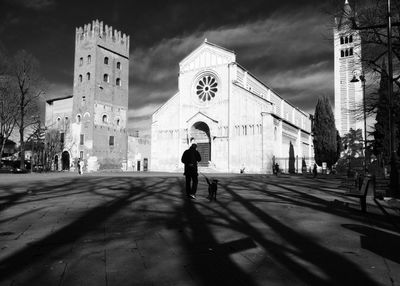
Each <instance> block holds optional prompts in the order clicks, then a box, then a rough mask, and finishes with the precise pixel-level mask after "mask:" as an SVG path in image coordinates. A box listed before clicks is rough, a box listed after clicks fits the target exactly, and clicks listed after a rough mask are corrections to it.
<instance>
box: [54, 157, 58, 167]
mask: <svg viewBox="0 0 400 286" xmlns="http://www.w3.org/2000/svg"><path fill="white" fill-rule="evenodd" d="M54 170H55V171H58V155H55V156H54Z"/></svg>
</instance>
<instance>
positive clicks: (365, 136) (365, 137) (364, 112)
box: [350, 73, 368, 174]
mask: <svg viewBox="0 0 400 286" xmlns="http://www.w3.org/2000/svg"><path fill="white" fill-rule="evenodd" d="M359 78H360V79H357V77H356V75H353V78H352V79H351V81H350V82H353V83H355V82H359V81H361V84H362V88H363V116H364V174H366V173H367V163H368V161H367V109H366V101H365V75H364V73H363V74H361V75H360V76H359Z"/></svg>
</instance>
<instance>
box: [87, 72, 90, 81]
mask: <svg viewBox="0 0 400 286" xmlns="http://www.w3.org/2000/svg"><path fill="white" fill-rule="evenodd" d="M86 79H87V80H90V72H88V73H87V74H86Z"/></svg>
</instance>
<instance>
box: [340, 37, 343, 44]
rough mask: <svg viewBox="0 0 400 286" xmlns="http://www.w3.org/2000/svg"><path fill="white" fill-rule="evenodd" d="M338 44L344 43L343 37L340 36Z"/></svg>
mask: <svg viewBox="0 0 400 286" xmlns="http://www.w3.org/2000/svg"><path fill="white" fill-rule="evenodd" d="M340 44H341V45H343V44H344V39H343V37H340Z"/></svg>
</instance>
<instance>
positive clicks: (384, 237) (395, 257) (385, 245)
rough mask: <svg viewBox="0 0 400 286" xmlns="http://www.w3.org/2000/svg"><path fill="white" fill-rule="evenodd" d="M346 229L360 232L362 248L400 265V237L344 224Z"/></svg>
mask: <svg viewBox="0 0 400 286" xmlns="http://www.w3.org/2000/svg"><path fill="white" fill-rule="evenodd" d="M342 226H343V227H344V228H346V229H350V230H352V231H355V232H358V233H360V234H361V236H360V244H361V247H362V248H364V249H367V250H369V251H371V252H374V253H375V254H377V255H380V256H382V257H385V258H388V259H390V260H392V261H394V262H396V263H400V248H399V245H400V236H398V235H395V234H392V233H389V232H385V231H381V230H378V229H375V228H371V227H368V226H365V225H358V224H342Z"/></svg>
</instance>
